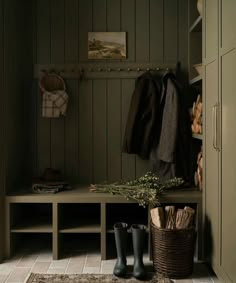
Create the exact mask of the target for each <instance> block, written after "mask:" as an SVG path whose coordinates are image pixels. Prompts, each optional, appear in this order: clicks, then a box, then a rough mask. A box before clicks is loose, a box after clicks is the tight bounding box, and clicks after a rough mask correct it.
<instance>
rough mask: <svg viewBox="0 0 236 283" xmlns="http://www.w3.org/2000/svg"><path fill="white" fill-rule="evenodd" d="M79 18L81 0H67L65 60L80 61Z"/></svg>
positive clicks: (67, 61)
mask: <svg viewBox="0 0 236 283" xmlns="http://www.w3.org/2000/svg"><path fill="white" fill-rule="evenodd" d="M78 18H79V1H78V0H70V1H66V0H65V62H66V63H74V62H78V56H79V48H80V45H79V43H78V38H79V36H78V29H79V24H78Z"/></svg>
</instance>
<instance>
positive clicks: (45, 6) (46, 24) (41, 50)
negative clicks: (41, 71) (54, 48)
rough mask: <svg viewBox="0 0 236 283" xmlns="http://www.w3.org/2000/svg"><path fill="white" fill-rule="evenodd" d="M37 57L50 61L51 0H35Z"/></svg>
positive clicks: (41, 60)
mask: <svg viewBox="0 0 236 283" xmlns="http://www.w3.org/2000/svg"><path fill="white" fill-rule="evenodd" d="M37 3H38V5H37V59H38V63H41V64H43V63H45V64H47V63H49V62H51V48H50V47H51V16H50V14H51V5H50V4H51V0H37Z"/></svg>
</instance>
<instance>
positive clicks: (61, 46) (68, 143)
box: [34, 0, 187, 183]
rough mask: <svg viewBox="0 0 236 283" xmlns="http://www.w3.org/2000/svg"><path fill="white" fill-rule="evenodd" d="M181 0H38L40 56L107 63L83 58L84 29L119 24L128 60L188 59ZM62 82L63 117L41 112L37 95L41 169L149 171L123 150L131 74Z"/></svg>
mask: <svg viewBox="0 0 236 283" xmlns="http://www.w3.org/2000/svg"><path fill="white" fill-rule="evenodd" d="M186 1H187V0H183V1H179V0H178V1H172V0H165V1H164V0H70V1H67V0H37V17H36V18H37V38H36V39H35V41H37V42H36V46H37V49H38V50H37V61H38V62H37V63H39V64H43V63H50V62H51V63H59V62H62V63H63V62H65V63H72V64H74V63H77V62H89V63H94V64H96V62H104V63H105V62H107V61H104V60H96V61H94V60H88V58H87V53H88V50H87V48H88V47H87V39H88V32H89V31H119V30H121V31H125V32H127V54H128V57H127V59H126V61H130V62H157V63H159V62H165V63H168V62H171V63H175V62H176V61H177V58H178V57H179V58H180V59H181V61H182V60H183V61H184V60H185V62H187V40H186V42H183V41H184V40H185V39H186V38H187V37H186V35H187V33H186V32H187V23H186V15H187V4H186ZM185 5H186V6H185ZM185 23H186V27H185ZM178 29H179V30H178ZM183 30H184V32H183ZM34 43H35V42H34ZM111 62H112V61H111ZM67 85H68V93H69V104H68V112H67V116H66V118H65V120H63V118H59V119H51V122H50V120H49V119H46V118H42V117H41V108H40V105H41V97H40V96H38V101H37V107H38V108H37V109H38V110H37V111H38V117H37V119H38V122H37V135H38V139H37V140H38V152H37V154H38V167H39V169H40V173H41V172H42V169H44V168H45V167H46V166H52V167H56V168H59V169H64V166H65V173H66V175H67V176H68V179H70V180H71V181H72V180H73V181H78V182H82V183H88V182H92V181H96V182H98V181H104V180H107V179H109V180H115V179H117V178H120V177H122V178H123V179H132V178H134V177H135V175H140V174H142V173H144V172H146V171H147V170H148V167H149V166H148V162H146V161H143V160H141V159H140V158H138V157H137V158H135V156H134V155H128V154H124V153H122V154H121V151H120V143H121V141H122V138H123V133H124V127H125V123H126V117H127V113H128V109H129V102H130V98H131V95H132V93H133V89H134V80H133V79H122V80H121V79H120V78H118V77H117V78H116V79H112V80H106V77H105V75H104V78H102V79H93V80H81V81H78V80H70V81H69V80H68V81H67ZM119 103H120V107H119ZM114 107H115V108H114ZM114 113H116V114H114ZM119 136H120V137H119ZM76 144H77V147H76ZM112 164H113V166H112ZM77 172H79V173H78V175H77Z"/></svg>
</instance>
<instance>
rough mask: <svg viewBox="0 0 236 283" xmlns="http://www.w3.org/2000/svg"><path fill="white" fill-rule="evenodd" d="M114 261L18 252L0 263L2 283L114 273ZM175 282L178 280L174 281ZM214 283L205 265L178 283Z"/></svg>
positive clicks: (78, 254) (96, 256)
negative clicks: (32, 274)
mask: <svg viewBox="0 0 236 283" xmlns="http://www.w3.org/2000/svg"><path fill="white" fill-rule="evenodd" d="M127 259H128V260H127V261H128V266H129V269H130V271H131V272H132V263H133V257H132V256H128V258H127ZM115 261H116V260H115V259H110V260H105V261H101V260H100V255H99V253H98V252H97V253H94V252H85V251H75V252H73V254H70V255H69V254H67V256H66V257H65V258H64V259H60V260H57V261H55V260H52V252H51V251H49V250H46V249H44V250H41V251H32V250H31V251H30V250H24V251H21V252H18V253H17V254H16V255H15V256H14V257H12V258H11V259H10V260H7V261H5V262H4V263H2V264H0V283H3V282H7V283H13V282H14V283H16V282H19V283H22V282H25V281H26V279H27V278H28V276H29V274H30V272H35V273H66V274H70V273H103V274H104V273H112V270H113V267H114V264H115ZM144 263H145V266H146V267H147V268H148V269H149V270H151V269H152V263H151V262H150V261H149V259H148V256H147V255H145V256H144ZM173 282H175V281H173ZM177 282H178V283H214V282H216V278H215V277H214V276H213V275H211V274H210V273H209V272H208V269H207V268H206V266H205V265H203V264H200V263H197V264H195V266H194V273H193V276H192V278H189V279H185V280H176V283H177ZM217 283H219V281H217Z"/></svg>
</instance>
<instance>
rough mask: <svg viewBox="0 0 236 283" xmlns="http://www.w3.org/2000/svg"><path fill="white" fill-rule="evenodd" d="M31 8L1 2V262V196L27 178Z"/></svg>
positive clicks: (0, 201)
mask: <svg viewBox="0 0 236 283" xmlns="http://www.w3.org/2000/svg"><path fill="white" fill-rule="evenodd" d="M31 53H32V5H31V1H30V0H26V1H17V0H0V89H1V92H0V97H1V103H0V135H1V139H0V148H1V150H0V261H1V258H2V257H3V246H4V240H3V238H4V234H3V233H4V195H5V193H6V192H9V191H11V190H14V189H15V188H16V186H19V185H20V184H21V183H23V182H24V181H25V179H28V177H27V174H26V172H28V171H29V167H30V166H31V162H30V158H29V152H28V149H29V148H30V141H29V140H28V139H27V137H28V134H27V133H28V132H29V124H28V115H27V111H28V108H29V106H28V105H27V104H28V102H27V99H28V97H27V96H28V94H29V93H30V86H31V81H32V69H33V68H32V62H33V57H32V56H31Z"/></svg>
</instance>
